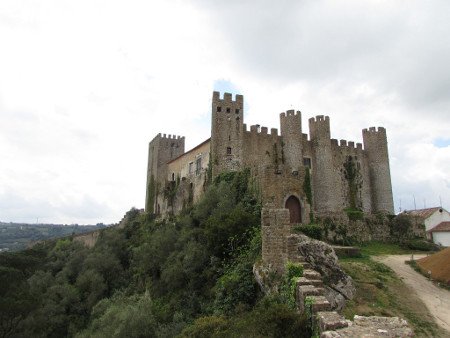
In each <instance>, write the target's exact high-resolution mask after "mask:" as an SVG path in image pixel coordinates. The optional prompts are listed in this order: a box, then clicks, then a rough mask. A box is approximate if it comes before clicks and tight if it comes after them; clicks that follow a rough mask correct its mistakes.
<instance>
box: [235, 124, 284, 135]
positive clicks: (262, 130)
mask: <svg viewBox="0 0 450 338" xmlns="http://www.w3.org/2000/svg"><path fill="white" fill-rule="evenodd" d="M243 130H244V132H247V133H251V134H256V135H269V128H267V127H261V126H260V125H259V124H254V125H252V126H250V130H248V129H247V125H246V124H245V123H244V128H243ZM270 135H272V136H274V135H275V136H278V129H276V128H270Z"/></svg>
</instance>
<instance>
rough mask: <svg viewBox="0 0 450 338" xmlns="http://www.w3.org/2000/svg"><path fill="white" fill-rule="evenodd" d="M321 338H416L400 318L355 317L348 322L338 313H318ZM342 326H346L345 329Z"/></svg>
mask: <svg viewBox="0 0 450 338" xmlns="http://www.w3.org/2000/svg"><path fill="white" fill-rule="evenodd" d="M317 318H318V321H319V329H320V332H321V334H320V337H321V338H341V337H392V338H393V337H414V332H413V330H412V329H411V328H410V327H409V326H408V323H407V322H406V320H404V319H401V318H398V317H375V316H373V317H364V316H357V315H356V316H355V317H354V318H353V321H346V322H347V325H345V320H344V319H343V318H342V317H340V316H339V315H338V314H336V313H331V312H328V313H318V316H317ZM342 325H345V326H344V327H343V326H342Z"/></svg>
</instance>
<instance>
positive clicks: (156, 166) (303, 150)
mask: <svg viewBox="0 0 450 338" xmlns="http://www.w3.org/2000/svg"><path fill="white" fill-rule="evenodd" d="M211 114H212V118H211V138H209V139H207V140H205V141H204V142H202V143H201V144H199V145H197V146H196V147H194V148H193V149H191V150H189V151H187V152H185V138H184V137H180V136H172V135H166V134H163V135H161V134H158V135H157V136H156V137H155V138H154V139H153V140H152V141H151V142H150V145H149V153H148V170H147V193H146V204H145V210H146V211H147V212H150V213H155V214H157V215H165V214H168V213H177V212H179V211H181V210H182V208H183V207H185V206H186V205H187V204H188V203H192V202H195V201H196V200H198V199H199V197H200V196H201V195H202V194H203V192H204V189H205V186H206V182H207V181H208V179H211V178H214V177H216V176H217V175H218V174H220V173H223V172H227V171H237V170H242V169H245V168H248V169H250V172H251V175H252V178H253V180H254V181H255V182H256V185H257V186H258V188H259V189H258V190H259V192H260V197H261V202H262V203H263V205H270V206H272V207H274V208H286V209H288V210H289V214H290V222H291V223H309V222H310V217H311V215H313V214H314V215H318V216H325V215H330V214H339V213H342V212H343V210H344V209H352V210H361V211H363V212H365V213H377V212H382V213H391V214H393V213H394V205H393V198H392V186H391V177H390V169H389V156H388V146H387V138H386V130H385V129H384V128H382V127H378V129H376V128H374V127H372V128H369V129H364V130H363V131H362V136H363V144H364V147H363V144H361V143H356V144H355V143H354V142H350V141H349V142H347V141H345V140H340V141H339V142H338V140H336V139H331V137H330V119H329V117H328V116H322V115H319V116H316V117H315V118H310V119H309V138H308V135H307V134H305V133H303V131H302V120H301V113H300V111H294V110H288V111H287V112H285V113H281V114H280V134H279V133H278V130H277V129H274V128H272V129H270V132H269V130H268V128H266V127H260V126H259V125H252V126H250V129H248V128H247V125H246V124H245V123H244V97H243V96H242V95H236V96H235V99H234V100H233V97H232V95H231V94H229V93H224V95H223V98H221V97H220V93H219V92H213V97H212V111H211Z"/></svg>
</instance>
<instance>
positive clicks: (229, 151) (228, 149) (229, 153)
mask: <svg viewBox="0 0 450 338" xmlns="http://www.w3.org/2000/svg"><path fill="white" fill-rule="evenodd" d="M227 155H231V148H230V147H228V148H227Z"/></svg>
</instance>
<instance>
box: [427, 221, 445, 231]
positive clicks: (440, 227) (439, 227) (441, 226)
mask: <svg viewBox="0 0 450 338" xmlns="http://www.w3.org/2000/svg"><path fill="white" fill-rule="evenodd" d="M447 231H448V232H450V222H441V223H439V224H438V225H436V226H435V227H434V228H433V229H430V230H428V232H447Z"/></svg>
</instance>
